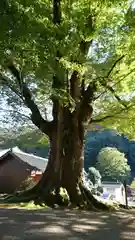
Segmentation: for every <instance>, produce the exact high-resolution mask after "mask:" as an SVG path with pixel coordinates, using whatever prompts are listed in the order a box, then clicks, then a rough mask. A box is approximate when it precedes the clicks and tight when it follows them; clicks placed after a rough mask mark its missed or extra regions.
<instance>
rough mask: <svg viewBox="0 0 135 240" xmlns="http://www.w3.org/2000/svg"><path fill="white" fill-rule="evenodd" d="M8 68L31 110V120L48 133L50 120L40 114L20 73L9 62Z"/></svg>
mask: <svg viewBox="0 0 135 240" xmlns="http://www.w3.org/2000/svg"><path fill="white" fill-rule="evenodd" d="M8 69H9V70H10V71H11V73H12V74H13V76H14V77H15V78H16V80H17V82H18V85H19V87H20V92H21V95H22V97H23V98H24V102H25V105H26V106H27V107H28V108H29V109H30V110H31V120H32V122H33V123H34V124H35V125H36V126H37V127H38V128H39V129H40V130H41V131H42V132H43V133H45V134H47V135H48V136H49V135H50V131H51V129H50V127H51V122H48V121H45V119H43V117H42V116H41V113H40V111H39V109H38V106H37V105H36V103H35V102H34V100H33V98H32V94H31V91H30V90H29V88H28V86H27V84H26V83H25V82H24V80H23V77H22V75H21V74H20V73H19V70H18V69H17V68H16V67H15V65H14V64H10V65H9V66H8Z"/></svg>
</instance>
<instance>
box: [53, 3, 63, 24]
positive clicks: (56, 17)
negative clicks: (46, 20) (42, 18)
mask: <svg viewBox="0 0 135 240" xmlns="http://www.w3.org/2000/svg"><path fill="white" fill-rule="evenodd" d="M53 23H54V24H60V23H61V0H53Z"/></svg>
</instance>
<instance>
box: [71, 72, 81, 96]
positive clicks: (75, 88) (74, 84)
mask: <svg viewBox="0 0 135 240" xmlns="http://www.w3.org/2000/svg"><path fill="white" fill-rule="evenodd" d="M79 85H80V83H79V74H78V72H77V71H73V73H72V75H71V78H70V94H71V97H72V98H73V99H74V100H76V99H78V98H79V97H80V86H79Z"/></svg>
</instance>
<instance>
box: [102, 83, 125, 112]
mask: <svg viewBox="0 0 135 240" xmlns="http://www.w3.org/2000/svg"><path fill="white" fill-rule="evenodd" d="M100 84H101V85H102V86H103V87H105V88H106V89H107V90H109V91H110V92H111V93H112V94H113V96H114V97H115V98H116V99H117V100H118V102H119V103H120V104H121V105H123V106H124V107H125V108H126V107H127V105H126V104H125V103H124V101H123V100H122V99H121V98H120V97H119V96H118V95H117V94H116V93H115V90H114V89H113V88H112V87H111V86H109V85H107V83H106V82H105V81H104V82H100Z"/></svg>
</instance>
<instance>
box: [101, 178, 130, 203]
mask: <svg viewBox="0 0 135 240" xmlns="http://www.w3.org/2000/svg"><path fill="white" fill-rule="evenodd" d="M102 187H103V191H104V192H103V195H102V196H103V197H105V198H106V199H110V200H113V201H116V202H118V203H121V204H124V205H125V203H126V202H125V188H124V185H123V184H122V183H120V182H102Z"/></svg>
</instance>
